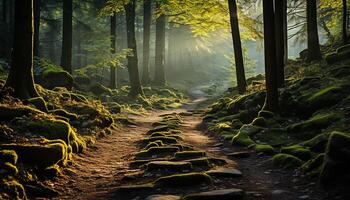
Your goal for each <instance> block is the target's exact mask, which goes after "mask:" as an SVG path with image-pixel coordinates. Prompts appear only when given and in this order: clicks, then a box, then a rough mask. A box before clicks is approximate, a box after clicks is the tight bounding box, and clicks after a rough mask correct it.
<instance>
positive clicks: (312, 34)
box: [306, 0, 322, 61]
mask: <svg viewBox="0 0 350 200" xmlns="http://www.w3.org/2000/svg"><path fill="white" fill-rule="evenodd" d="M306 20H307V40H308V41H307V46H308V57H307V60H308V61H314V60H321V59H322V54H321V49H320V42H319V38H318V30H317V3H316V0H307V1H306Z"/></svg>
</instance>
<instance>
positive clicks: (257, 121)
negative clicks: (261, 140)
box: [251, 117, 266, 127]
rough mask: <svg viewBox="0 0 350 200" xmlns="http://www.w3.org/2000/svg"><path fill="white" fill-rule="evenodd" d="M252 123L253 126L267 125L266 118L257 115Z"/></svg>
mask: <svg viewBox="0 0 350 200" xmlns="http://www.w3.org/2000/svg"><path fill="white" fill-rule="evenodd" d="M251 124H252V125H253V126H260V127H266V120H265V118H263V117H257V118H255V119H254V120H253V121H252V123H251Z"/></svg>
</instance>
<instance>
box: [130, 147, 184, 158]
mask: <svg viewBox="0 0 350 200" xmlns="http://www.w3.org/2000/svg"><path fill="white" fill-rule="evenodd" d="M178 151H179V148H177V147H151V148H149V149H148V150H145V151H140V152H138V153H136V154H135V158H136V159H150V158H164V157H167V156H174V154H175V153H176V152H178Z"/></svg>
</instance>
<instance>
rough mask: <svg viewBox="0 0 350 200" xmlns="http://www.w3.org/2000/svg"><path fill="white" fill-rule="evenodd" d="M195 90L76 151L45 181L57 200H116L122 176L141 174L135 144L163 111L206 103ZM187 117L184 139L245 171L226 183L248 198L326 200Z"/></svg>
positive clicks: (198, 117)
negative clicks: (185, 101)
mask: <svg viewBox="0 0 350 200" xmlns="http://www.w3.org/2000/svg"><path fill="white" fill-rule="evenodd" d="M194 94H195V95H194V96H195V97H196V98H197V99H196V100H195V101H194V102H192V103H191V104H189V105H187V106H185V107H184V109H178V110H170V111H152V112H150V113H148V114H147V115H144V116H130V117H131V118H132V119H133V120H135V121H136V123H137V125H136V126H126V127H124V128H121V129H120V130H116V131H114V132H113V133H112V134H111V135H108V136H106V137H105V138H102V139H100V140H98V141H97V142H96V143H95V144H94V145H93V146H92V147H89V148H87V149H86V151H85V152H84V153H83V154H80V155H75V156H74V164H73V165H72V166H71V167H70V168H69V169H66V170H64V171H63V174H64V175H63V176H61V177H58V178H56V179H55V180H53V181H51V182H47V183H46V184H48V185H51V186H52V187H53V188H55V189H56V190H57V191H58V192H59V193H60V195H59V196H58V197H56V198H55V199H75V200H77V199H84V200H85V199H86V200H90V199H91V200H95V199H115V198H114V194H115V190H116V188H117V187H118V186H121V185H122V183H123V181H122V179H123V177H124V176H125V175H127V174H132V173H137V172H138V170H133V169H129V166H128V165H129V162H130V161H129V159H130V158H131V157H132V155H133V154H134V153H135V152H138V151H140V147H139V146H138V144H137V142H138V141H140V140H142V139H144V138H145V137H147V136H146V132H147V131H148V130H149V129H150V128H151V127H152V126H151V124H152V123H153V122H156V121H159V120H161V115H164V114H169V113H174V112H176V113H180V112H186V111H187V110H191V109H195V108H196V107H197V105H198V103H200V102H203V101H205V97H203V95H202V94H199V93H198V91H197V92H196V93H194ZM183 118H184V119H183V121H184V123H183V125H182V126H181V127H180V130H182V131H183V135H182V136H183V139H184V142H185V143H187V144H191V145H192V146H193V147H195V148H196V149H201V150H205V151H206V152H207V153H208V154H209V155H210V156H212V157H215V158H223V159H225V160H227V161H228V166H232V167H236V168H237V169H239V170H241V171H242V173H243V176H242V177H241V178H237V179H236V180H235V181H234V182H232V181H230V182H227V185H230V186H232V187H237V188H240V189H243V190H244V191H245V192H246V194H247V197H246V199H248V200H249V199H254V200H262V199H276V200H297V199H307V200H313V199H314V200H318V199H327V198H324V197H325V196H326V195H325V194H323V193H322V192H321V191H320V190H318V189H317V187H316V183H313V182H311V183H310V182H305V181H302V180H299V179H297V178H295V177H293V174H294V173H293V172H288V171H287V172H286V171H281V170H279V169H274V168H273V167H272V166H271V162H269V161H268V159H267V158H266V157H261V156H257V155H255V154H253V153H249V155H250V157H248V158H244V159H243V158H235V159H232V158H231V159H229V157H228V156H227V155H228V154H230V153H233V152H238V151H243V150H244V151H246V150H245V149H242V148H238V147H232V146H231V145H230V143H229V142H226V141H222V140H221V139H220V138H218V137H216V136H215V135H214V134H210V133H208V132H207V131H206V128H205V127H204V126H203V125H202V124H201V122H202V117H201V114H194V115H191V116H184V117H183ZM125 200H127V199H125Z"/></svg>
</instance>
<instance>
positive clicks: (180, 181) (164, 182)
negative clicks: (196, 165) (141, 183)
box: [154, 173, 212, 189]
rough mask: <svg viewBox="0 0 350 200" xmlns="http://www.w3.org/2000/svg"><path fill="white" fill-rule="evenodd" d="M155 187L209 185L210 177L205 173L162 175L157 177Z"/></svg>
mask: <svg viewBox="0 0 350 200" xmlns="http://www.w3.org/2000/svg"><path fill="white" fill-rule="evenodd" d="M154 184H155V187H158V188H167V189H168V188H182V187H194V186H202V185H211V184H212V179H211V177H210V176H209V175H207V174H205V173H186V174H176V175H171V176H164V177H161V178H159V179H157V180H156V181H155V182H154Z"/></svg>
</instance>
